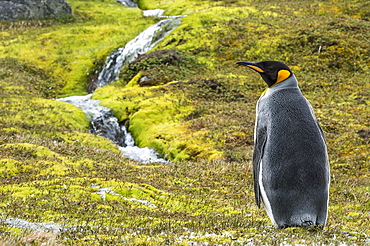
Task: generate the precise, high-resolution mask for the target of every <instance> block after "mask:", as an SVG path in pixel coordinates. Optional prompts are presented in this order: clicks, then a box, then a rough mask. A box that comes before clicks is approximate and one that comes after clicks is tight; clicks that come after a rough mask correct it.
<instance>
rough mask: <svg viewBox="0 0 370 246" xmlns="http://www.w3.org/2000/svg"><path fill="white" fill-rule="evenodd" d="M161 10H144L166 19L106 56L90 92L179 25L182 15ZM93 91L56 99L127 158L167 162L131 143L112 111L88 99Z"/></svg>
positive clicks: (127, 0) (125, 0)
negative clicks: (73, 108)
mask: <svg viewBox="0 0 370 246" xmlns="http://www.w3.org/2000/svg"><path fill="white" fill-rule="evenodd" d="M117 1H118V2H121V3H122V4H124V5H125V6H129V7H137V6H134V5H133V4H134V3H133V2H132V1H130V0H117ZM163 13H164V11H163V10H160V9H156V10H153V11H145V12H144V13H143V15H144V16H157V17H158V16H159V17H162V18H166V19H164V20H161V21H159V22H158V23H156V24H154V25H152V26H150V27H149V28H147V29H146V30H144V31H143V32H141V33H140V34H139V35H138V36H137V37H136V38H135V39H133V40H131V41H130V42H128V43H127V44H126V45H125V46H124V47H121V48H118V49H117V50H115V51H113V52H112V53H111V54H110V55H109V56H108V57H107V59H106V62H105V65H104V67H103V68H102V70H101V72H100V73H99V76H98V80H97V82H96V83H95V84H94V85H92V87H91V91H90V93H92V92H93V91H94V90H95V89H97V88H100V87H102V86H105V85H107V84H109V83H111V82H113V81H115V80H117V79H118V75H119V72H120V70H121V68H122V66H123V65H124V64H126V63H129V62H132V61H133V60H134V59H135V58H137V57H138V56H139V55H140V54H144V53H146V52H148V51H149V50H151V49H152V48H154V46H155V45H157V44H158V43H159V42H160V41H161V40H162V39H163V38H164V37H165V36H167V35H168V34H169V33H170V32H172V31H173V30H174V29H175V28H177V27H178V26H179V25H180V24H181V17H183V16H172V17H171V16H162V15H163ZM91 96H92V94H89V95H86V96H72V97H66V98H61V99H58V100H59V101H63V102H67V103H70V104H73V105H75V106H76V107H78V108H80V109H81V110H82V111H83V112H84V113H85V114H86V116H87V118H88V119H89V122H90V124H91V128H90V132H91V133H93V134H97V135H99V136H103V137H106V138H108V139H109V140H111V141H112V142H113V143H115V144H117V145H118V146H119V148H120V150H121V152H122V154H123V155H124V156H126V157H128V158H130V159H133V160H137V161H141V162H143V163H150V162H160V163H169V162H168V161H166V160H165V159H163V158H160V157H159V154H158V153H157V152H155V151H154V150H153V149H150V148H147V147H146V148H139V147H137V146H135V145H134V142H135V141H134V139H133V138H132V136H131V134H130V133H129V132H128V131H127V129H126V127H125V126H123V125H122V124H120V123H119V122H118V120H117V118H115V117H114V115H113V112H112V110H110V109H109V108H106V107H103V106H100V105H99V103H100V101H99V100H94V99H91Z"/></svg>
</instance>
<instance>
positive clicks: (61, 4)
mask: <svg viewBox="0 0 370 246" xmlns="http://www.w3.org/2000/svg"><path fill="white" fill-rule="evenodd" d="M71 14H72V9H71V7H70V6H69V5H68V4H67V3H66V2H65V0H0V20H5V21H14V20H30V19H44V18H59V17H62V16H64V15H71Z"/></svg>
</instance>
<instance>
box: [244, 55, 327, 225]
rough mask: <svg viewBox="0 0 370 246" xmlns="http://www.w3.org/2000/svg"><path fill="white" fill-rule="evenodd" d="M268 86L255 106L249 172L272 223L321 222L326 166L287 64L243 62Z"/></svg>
mask: <svg viewBox="0 0 370 246" xmlns="http://www.w3.org/2000/svg"><path fill="white" fill-rule="evenodd" d="M237 64H239V65H244V66H247V67H249V68H251V69H253V70H254V71H256V72H258V73H259V74H260V75H261V76H262V78H263V80H264V81H265V82H266V83H267V85H268V89H267V90H266V91H265V92H264V93H263V94H262V95H261V97H260V98H259V100H258V102H257V106H256V124H255V132H254V152H253V177H254V192H255V199H256V203H257V206H258V207H260V203H261V199H262V202H263V204H264V206H265V208H266V211H267V213H268V215H269V217H270V219H271V221H272V223H273V224H274V226H275V227H276V228H286V227H297V226H298V227H313V226H314V227H320V228H323V227H324V226H325V224H326V219H327V215H328V202H329V183H330V170H329V161H328V154H327V148H326V141H325V137H324V132H323V130H322V128H321V127H320V125H319V123H318V122H317V120H316V117H315V115H314V112H313V108H312V106H311V104H310V103H309V102H308V100H307V99H306V98H305V97H304V96H303V95H302V93H301V90H300V89H299V87H298V82H297V79H296V77H295V75H294V74H293V73H292V71H291V70H290V68H289V67H288V66H287V65H285V64H284V63H282V62H278V61H262V62H256V63H252V62H245V61H238V62H237Z"/></svg>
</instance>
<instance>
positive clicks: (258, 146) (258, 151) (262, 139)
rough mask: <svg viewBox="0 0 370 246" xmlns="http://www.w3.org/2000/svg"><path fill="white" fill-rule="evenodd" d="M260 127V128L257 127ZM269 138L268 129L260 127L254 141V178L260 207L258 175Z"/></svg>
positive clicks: (256, 196)
mask: <svg viewBox="0 0 370 246" xmlns="http://www.w3.org/2000/svg"><path fill="white" fill-rule="evenodd" d="M257 129H258V128H257ZM266 139H267V134H266V129H265V128H263V129H259V130H258V131H257V132H256V139H255V143H254V151H253V179H254V195H255V200H256V203H257V206H258V208H260V207H261V192H260V186H259V182H258V177H259V173H260V164H261V160H262V157H263V151H264V148H265V144H266Z"/></svg>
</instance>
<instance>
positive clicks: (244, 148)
mask: <svg viewBox="0 0 370 246" xmlns="http://www.w3.org/2000/svg"><path fill="white" fill-rule="evenodd" d="M67 2H68V3H69V4H70V5H71V7H72V9H73V17H68V18H67V17H66V18H63V19H59V20H55V19H50V20H33V21H24V20H20V21H16V22H13V23H8V22H0V41H1V45H0V103H1V106H0V232H1V234H0V244H2V245H3V244H4V245H173V244H178V245H318V244H320V245H321V244H324V245H329V244H331V245H340V244H342V245H366V244H369V243H370V230H369V224H370V213H369V211H370V181H369V180H370V177H369V176H370V170H369V168H370V151H369V149H370V146H369V145H370V117H369V116H370V107H369V104H370V55H369V47H370V46H369V40H370V4H369V2H368V1H365V0H356V1H355V0H350V1H348V0H327V1H320V0H313V1H308V0H301V1H292V0H291V1H277V0H270V1H262V0H256V1H249V0H245V1H242V0H224V1H221V0H220V1H216V0H213V1H211V0H172V1H163V0H153V1H149V0H141V1H140V0H138V1H137V2H138V5H139V7H140V8H142V9H156V8H162V9H165V14H166V15H187V16H186V17H183V18H182V24H181V26H180V27H178V28H177V29H176V30H175V31H173V32H172V33H171V34H170V35H169V36H167V37H166V38H165V39H164V40H163V41H162V42H161V43H160V44H158V45H157V46H156V47H155V48H154V49H153V50H152V51H151V52H149V53H148V54H146V55H142V56H140V57H139V59H137V60H136V61H135V62H132V63H131V64H127V65H125V66H124V67H123V68H122V70H121V74H120V78H119V80H118V81H116V82H114V83H112V84H110V85H108V86H105V87H102V88H100V89H97V90H96V91H95V92H94V93H93V98H94V99H99V100H101V105H103V106H106V107H109V108H111V109H112V110H113V111H114V114H115V116H116V117H117V118H118V119H119V121H121V122H123V123H124V124H125V125H126V126H127V127H128V129H129V130H130V131H131V132H132V134H133V136H134V138H135V143H136V145H138V146H140V147H152V148H155V149H156V150H157V151H158V152H159V153H160V154H161V155H162V156H166V158H168V159H169V160H170V161H171V162H172V164H157V163H152V164H144V163H139V162H136V161H133V160H129V159H127V158H125V157H123V156H122V155H121V154H120V151H119V149H118V147H117V146H115V145H114V144H113V143H111V142H110V141H109V140H107V139H104V138H102V137H100V136H97V135H92V134H89V133H88V132H89V122H88V120H87V118H86V116H85V115H84V113H83V112H82V111H81V110H79V109H78V108H76V107H74V106H72V105H70V104H67V103H63V102H60V101H57V100H55V99H56V98H60V97H66V96H71V95H85V94H87V90H86V88H87V87H88V85H89V81H91V80H93V79H94V76H96V71H99V70H100V69H101V67H102V65H103V64H104V61H105V58H106V56H107V55H109V53H110V52H111V51H112V50H114V49H116V48H118V47H122V46H124V45H125V44H126V43H127V42H128V41H130V40H132V39H133V38H134V37H135V36H137V35H138V34H139V33H140V32H142V31H143V30H144V29H146V28H147V27H149V26H150V25H152V24H154V23H156V22H157V21H159V18H156V17H143V16H142V11H141V10H140V9H132V8H127V7H123V6H122V5H121V4H119V3H117V2H116V1H115V0H67ZM238 60H245V61H252V62H257V61H262V60H278V61H282V62H284V63H286V64H288V65H289V66H290V67H291V69H292V71H293V72H294V73H295V75H296V77H297V78H298V81H299V83H300V88H301V90H302V92H303V94H304V95H305V96H306V98H307V99H308V100H309V101H310V102H311V104H312V106H313V107H314V111H315V114H316V116H317V118H318V120H319V122H320V124H321V125H322V127H323V129H324V131H325V132H326V139H327V144H328V152H329V160H330V166H331V186H330V202H329V217H328V222H327V226H326V227H325V229H324V230H314V229H312V230H305V229H302V228H289V229H283V230H276V229H274V228H273V227H272V224H271V222H270V220H269V219H268V216H267V214H266V212H265V211H264V209H258V208H257V206H256V205H255V202H254V194H253V183H252V182H253V181H252V167H251V159H252V152H253V130H254V129H253V128H254V120H255V104H256V101H257V100H258V98H259V96H260V94H261V93H262V92H263V90H264V89H265V88H266V86H265V84H264V82H263V81H262V79H261V78H260V76H259V75H258V74H256V73H254V72H252V71H250V70H249V69H246V68H245V67H240V66H237V65H235V62H236V61H238ZM142 76H146V77H148V78H150V81H149V82H145V83H143V82H140V78H141V77H142ZM16 219H18V220H16ZM14 221H18V226H15V222H14ZM27 223H28V224H27ZM42 223H45V224H42ZM21 225H24V227H22V226H21ZM26 225H28V226H26ZM47 226H51V228H52V229H49V230H47V229H45V227H47ZM37 227H39V228H44V229H43V230H41V231H40V230H37ZM248 243H249V244H248Z"/></svg>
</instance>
